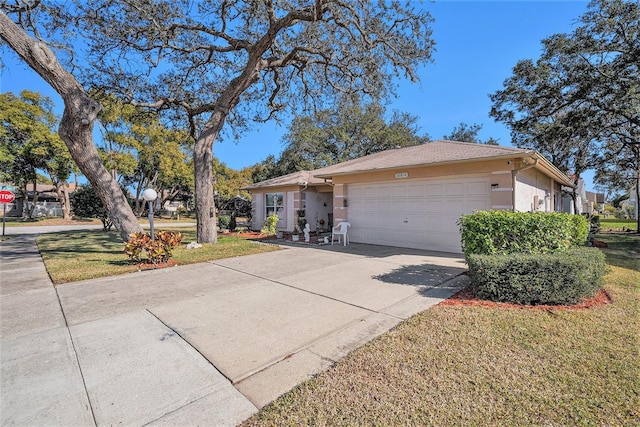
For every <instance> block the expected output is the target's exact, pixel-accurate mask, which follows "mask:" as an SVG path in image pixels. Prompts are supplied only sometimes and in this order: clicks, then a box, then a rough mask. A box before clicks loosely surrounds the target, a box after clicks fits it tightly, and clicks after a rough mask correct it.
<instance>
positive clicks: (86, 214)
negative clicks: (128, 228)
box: [71, 185, 113, 231]
mask: <svg viewBox="0 0 640 427" xmlns="http://www.w3.org/2000/svg"><path fill="white" fill-rule="evenodd" d="M71 208H72V210H73V214H74V215H75V216H77V217H80V218H98V219H99V220H100V221H101V222H102V227H103V228H104V230H105V231H109V230H111V227H113V222H112V221H111V219H110V218H109V213H108V212H107V210H106V209H105V207H104V205H103V204H102V200H100V196H98V193H96V190H95V189H94V188H93V187H92V186H90V185H84V186H82V187H80V188H78V189H77V190H76V191H75V192H74V193H73V196H72V197H71Z"/></svg>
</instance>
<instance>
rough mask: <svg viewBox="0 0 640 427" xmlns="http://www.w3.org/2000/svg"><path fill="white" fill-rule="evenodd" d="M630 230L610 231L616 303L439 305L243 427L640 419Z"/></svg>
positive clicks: (637, 311)
mask: <svg viewBox="0 0 640 427" xmlns="http://www.w3.org/2000/svg"><path fill="white" fill-rule="evenodd" d="M629 237H630V236H608V237H607V239H608V243H609V245H610V247H609V249H605V250H604V252H605V254H606V255H607V259H608V262H609V264H610V266H611V271H610V272H609V274H608V275H607V277H606V285H605V288H606V290H607V292H608V293H609V294H610V296H611V297H612V298H613V303H612V304H609V305H606V306H601V307H596V308H591V309H583V310H547V311H542V310H523V309H512V308H489V307H472V306H444V305H438V306H435V307H433V308H431V309H429V310H427V311H425V312H422V313H420V314H419V315H417V316H414V317H413V318H411V319H409V320H408V321H406V322H404V323H402V324H400V325H399V326H398V327H396V328H394V329H393V330H391V331H390V332H388V333H386V334H384V335H382V336H380V337H379V338H377V339H375V340H374V341H372V342H370V343H369V344H366V345H364V346H363V347H361V348H359V349H358V350H356V351H354V352H353V353H351V354H350V355H348V356H347V357H346V358H344V359H342V360H340V361H339V362H337V363H336V364H335V365H334V366H333V367H332V368H331V369H329V370H328V371H326V372H324V373H322V374H320V375H318V376H317V377H315V378H313V379H311V380H309V381H307V382H305V383H303V384H301V385H300V386H298V387H296V388H295V389H294V390H293V391H291V392H289V393H287V394H285V395H283V396H282V397H281V398H279V399H277V400H276V401H275V402H273V403H272V404H271V405H268V406H267V407H265V408H264V409H263V410H262V411H261V412H259V413H258V414H257V415H256V416H254V417H253V418H251V419H250V420H248V421H246V422H245V423H244V425H245V426H280V425H379V426H388V425H437V426H449V425H459V426H467V425H470V426H473V425H476V426H484V425H505V426H511V425H640V376H639V375H638V372H640V346H639V344H638V343H639V342H640V341H639V340H640V337H639V334H638V331H640V304H639V301H640V299H639V297H640V268H639V266H638V263H637V260H638V257H637V255H638V253H637V251H636V252H635V254H634V253H633V251H629V248H636V249H637V248H638V246H639V245H640V236H632V237H631V239H630V240H627V238H629ZM622 265H624V266H626V267H622Z"/></svg>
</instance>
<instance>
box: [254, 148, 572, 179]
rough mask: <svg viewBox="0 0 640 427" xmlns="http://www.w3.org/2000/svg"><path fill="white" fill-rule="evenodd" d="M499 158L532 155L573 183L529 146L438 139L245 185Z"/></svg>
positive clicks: (547, 169) (326, 177)
mask: <svg viewBox="0 0 640 427" xmlns="http://www.w3.org/2000/svg"><path fill="white" fill-rule="evenodd" d="M501 158H532V159H534V160H537V161H540V162H541V163H542V165H541V169H544V170H546V171H547V172H548V173H550V174H551V175H553V176H554V178H555V179H556V181H558V182H560V183H562V184H563V185H566V186H571V187H573V186H574V185H573V183H572V182H571V180H570V179H569V177H567V176H566V174H564V173H562V172H561V171H560V170H559V169H558V168H556V167H555V166H553V165H552V164H551V162H549V161H548V160H547V159H546V158H545V157H544V156H542V155H540V154H538V153H537V152H535V151H533V150H528V149H524V148H514V147H502V146H499V145H486V144H475V143H469V142H459V141H447V140H438V141H433V142H428V143H426V144H421V145H414V146H411V147H404V148H396V149H391V150H385V151H380V152H378V153H374V154H370V155H368V156H364V157H359V158H357V159H353V160H348V161H346V162H342V163H338V164H335V165H332V166H327V167H325V168H321V169H316V170H313V171H299V172H294V173H291V174H288V175H284V176H281V177H277V178H272V179H268V180H266V181H262V182H258V183H255V184H252V185H250V186H248V187H245V188H246V189H254V188H264V187H276V186H285V185H318V184H323V183H324V182H325V180H327V179H331V178H332V177H334V176H336V175H350V174H354V173H360V172H371V171H376V170H378V171H380V170H387V169H397V168H410V167H418V166H429V165H439V164H448V163H465V162H474V161H479V160H496V159H501Z"/></svg>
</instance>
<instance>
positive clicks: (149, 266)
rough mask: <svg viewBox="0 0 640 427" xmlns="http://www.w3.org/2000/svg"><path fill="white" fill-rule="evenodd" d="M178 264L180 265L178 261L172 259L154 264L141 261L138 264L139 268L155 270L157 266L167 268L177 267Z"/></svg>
mask: <svg viewBox="0 0 640 427" xmlns="http://www.w3.org/2000/svg"><path fill="white" fill-rule="evenodd" d="M176 265H178V263H177V262H175V260H172V259H170V260H169V261H167V262H161V263H158V264H153V263H140V264H138V270H142V271H144V270H155V269H156V268H167V267H175V266H176Z"/></svg>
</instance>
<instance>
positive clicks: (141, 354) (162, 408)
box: [0, 236, 467, 425]
mask: <svg viewBox="0 0 640 427" xmlns="http://www.w3.org/2000/svg"><path fill="white" fill-rule="evenodd" d="M33 239H34V238H33V237H29V236H22V237H19V238H14V239H10V240H8V241H6V242H3V243H2V244H0V248H2V278H1V288H0V289H1V291H2V293H1V295H2V299H1V300H0V303H1V306H0V308H1V312H0V314H1V317H2V318H1V320H2V325H1V329H0V333H1V338H2V343H1V344H2V347H1V350H0V353H1V354H0V355H1V356H2V396H1V397H2V403H1V405H2V406H1V408H0V409H1V413H2V419H1V423H2V425H25V424H38V425H70V424H82V425H85V424H89V425H91V424H95V425H107V424H129V425H144V424H181V425H197V424H200V425H236V424H238V423H239V422H241V421H243V420H244V419H246V418H248V417H249V416H251V415H252V414H253V413H255V412H256V411H257V410H258V409H259V408H261V407H263V406H264V405H266V404H267V403H269V402H271V401H272V400H273V399H275V398H277V397H278V396H279V395H280V394H282V393H284V392H286V391H288V390H290V389H291V388H293V387H294V386H295V385H297V384H298V383H300V382H302V381H304V380H305V379H307V378H310V377H311V376H312V375H314V374H316V373H318V372H321V371H322V370H324V369H327V368H328V367H330V366H331V365H332V364H333V363H334V362H335V361H337V360H338V359H340V358H342V357H344V356H345V355H346V354H348V353H349V352H350V351H352V350H354V349H355V348H357V347H359V346H360V345H362V344H364V343H366V342H368V341H370V340H371V339H373V338H375V337H376V336H378V335H380V334H382V333H384V332H385V331H387V330H389V329H390V328H392V327H393V326H395V325H396V324H398V323H399V322H401V321H402V320H404V319H407V318H408V317H410V316H412V315H414V314H416V313H418V312H420V311H422V310H425V309H427V308H429V307H430V306H432V305H434V304H437V303H438V302H440V301H441V300H442V299H444V298H447V297H449V296H451V295H452V294H453V293H455V292H456V291H457V290H459V289H461V288H463V287H464V286H466V284H467V278H466V276H464V275H462V273H463V272H464V271H465V270H466V268H465V265H464V261H463V259H462V257H461V256H456V255H452V254H444V253H430V252H425V251H415V250H410V249H401V248H389V247H381V246H370V245H358V244H351V245H349V246H348V247H346V248H345V247H342V246H333V247H331V246H322V247H302V246H298V247H286V248H284V249H283V250H281V251H276V252H269V253H264V254H258V255H250V256H244V257H238V258H230V259H225V260H220V261H214V262H207V263H203V264H195V265H188V266H180V267H174V268H170V269H164V270H156V271H147V272H139V273H135V274H130V275H125V276H118V277H110V278H105V279H99V280H90V281H84V282H78V283H73V284H65V285H59V286H57V287H56V288H53V287H52V285H51V283H50V281H48V279H47V278H46V273H45V274H44V277H43V267H42V263H41V262H40V261H38V258H39V256H37V251H36V250H35V249H34V247H35V245H34V244H33ZM20 252H24V253H25V254H27V253H29V254H30V255H29V257H28V259H29V260H30V261H29V262H28V263H27V262H24V263H23V262H20V261H19V260H20V259H22V257H20V256H18V255H17V254H18V253H20ZM34 252H35V254H34ZM25 259H27V258H25ZM36 265H37V266H38V267H37V268H36V267H34V266H36ZM27 276H28V277H33V281H32V282H30V281H28V280H27V281H24V280H22V279H21V280H20V283H23V284H21V285H16V284H15V282H14V280H16V279H15V278H16V277H22V278H24V277H27ZM36 279H37V280H36ZM27 283H33V284H32V285H28V284H27Z"/></svg>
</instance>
